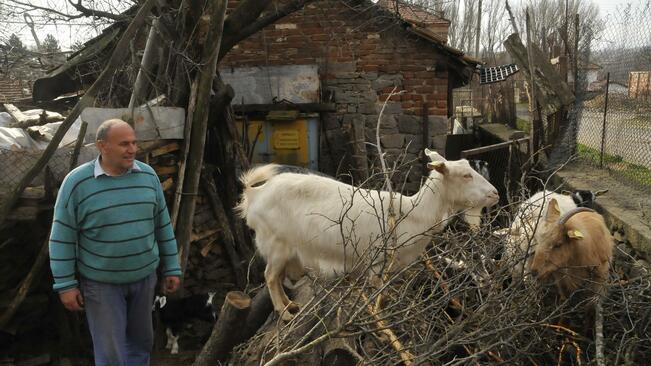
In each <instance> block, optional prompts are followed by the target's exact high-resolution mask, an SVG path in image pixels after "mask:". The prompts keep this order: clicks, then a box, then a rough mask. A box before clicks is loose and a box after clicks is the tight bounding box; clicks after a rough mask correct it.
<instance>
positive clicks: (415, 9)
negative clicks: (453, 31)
mask: <svg viewBox="0 0 651 366" xmlns="http://www.w3.org/2000/svg"><path fill="white" fill-rule="evenodd" d="M376 5H377V6H378V7H381V8H383V9H384V10H387V11H389V12H391V13H392V14H393V15H394V16H397V17H398V19H400V20H401V21H403V22H404V23H405V25H406V28H407V30H408V31H410V32H412V33H414V34H415V35H417V36H418V37H420V38H422V39H424V40H426V41H428V42H431V43H433V44H435V45H436V46H438V47H439V48H440V49H441V50H443V51H444V52H447V53H448V54H450V55H451V56H453V57H457V58H459V59H460V60H461V61H463V62H464V63H466V64H467V65H468V66H469V67H473V68H474V67H476V66H477V65H480V64H482V62H481V61H480V60H478V59H476V58H474V57H470V56H468V55H466V54H465V52H463V51H462V50H460V49H457V48H454V47H450V46H449V45H448V44H447V27H448V26H449V25H450V20H449V19H445V18H444V17H443V14H435V13H433V12H431V11H429V10H427V9H424V8H422V7H419V6H417V5H413V4H407V3H405V2H403V1H395V0H379V1H378V2H377V4H376ZM396 5H397V6H396ZM433 25H445V26H446V31H445V34H441V33H440V32H437V31H435V29H436V27H432V26H433Z"/></svg>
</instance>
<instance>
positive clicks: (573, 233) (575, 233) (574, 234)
mask: <svg viewBox="0 0 651 366" xmlns="http://www.w3.org/2000/svg"><path fill="white" fill-rule="evenodd" d="M567 236H568V237H569V238H570V239H583V233H582V232H580V231H579V230H568V231H567Z"/></svg>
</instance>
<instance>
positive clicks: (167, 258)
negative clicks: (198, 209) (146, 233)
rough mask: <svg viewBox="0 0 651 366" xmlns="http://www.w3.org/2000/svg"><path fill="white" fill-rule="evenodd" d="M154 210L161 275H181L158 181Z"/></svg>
mask: <svg viewBox="0 0 651 366" xmlns="http://www.w3.org/2000/svg"><path fill="white" fill-rule="evenodd" d="M156 210H157V211H156V212H155V215H156V216H155V217H154V224H155V225H156V229H155V235H156V242H157V243H158V251H159V253H160V258H161V262H162V265H163V276H181V266H180V265H179V255H178V254H179V252H178V249H177V246H176V238H175V237H174V230H173V229H172V222H171V220H170V214H169V212H168V210H167V203H165V196H164V195H163V189H162V188H161V185H160V182H157V184H156Z"/></svg>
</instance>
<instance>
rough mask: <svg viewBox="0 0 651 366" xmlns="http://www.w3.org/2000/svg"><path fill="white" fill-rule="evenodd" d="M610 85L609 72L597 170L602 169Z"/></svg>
mask: <svg viewBox="0 0 651 366" xmlns="http://www.w3.org/2000/svg"><path fill="white" fill-rule="evenodd" d="M609 84H610V72H609V73H607V74H606V101H605V103H604V123H603V126H602V128H601V154H599V168H603V167H604V149H605V145H606V115H607V114H608V85H609Z"/></svg>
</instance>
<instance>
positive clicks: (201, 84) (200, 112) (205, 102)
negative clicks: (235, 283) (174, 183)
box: [176, 0, 228, 270]
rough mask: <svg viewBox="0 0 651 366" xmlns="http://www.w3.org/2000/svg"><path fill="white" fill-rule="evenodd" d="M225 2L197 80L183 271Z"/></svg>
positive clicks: (180, 237)
mask: <svg viewBox="0 0 651 366" xmlns="http://www.w3.org/2000/svg"><path fill="white" fill-rule="evenodd" d="M227 3H228V2H227V1H226V0H220V1H217V2H215V3H213V4H212V7H213V8H212V13H211V22H212V23H211V28H210V31H209V32H208V37H207V39H206V43H205V45H204V50H203V56H202V62H201V65H202V67H201V68H200V69H199V73H198V74H197V76H196V78H197V80H198V83H197V95H196V102H195V106H196V107H195V111H194V113H193V115H192V119H191V120H192V131H191V133H190V141H189V143H190V149H189V154H188V164H187V166H186V174H185V175H186V177H185V182H184V183H183V197H182V198H181V204H180V208H179V217H178V221H177V226H176V231H177V241H178V243H179V257H180V259H181V260H180V262H181V269H182V270H185V269H186V268H187V262H188V254H189V252H190V241H191V240H190V237H191V235H192V222H193V219H194V209H195V205H196V200H195V199H196V194H197V191H198V189H199V180H200V176H201V167H202V165H203V154H204V147H205V143H206V130H207V126H208V113H209V103H210V93H211V91H212V81H213V76H214V75H215V71H216V70H217V56H218V55H217V53H218V51H219V45H220V43H221V37H222V32H223V27H224V17H225V16H226V5H227Z"/></svg>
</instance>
